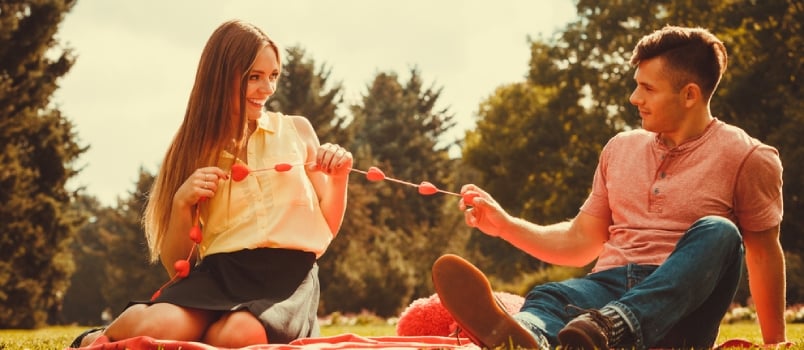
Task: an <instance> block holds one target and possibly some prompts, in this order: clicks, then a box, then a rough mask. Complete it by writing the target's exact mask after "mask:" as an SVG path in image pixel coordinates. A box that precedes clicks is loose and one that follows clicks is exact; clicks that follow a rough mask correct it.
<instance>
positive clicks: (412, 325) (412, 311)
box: [396, 292, 525, 337]
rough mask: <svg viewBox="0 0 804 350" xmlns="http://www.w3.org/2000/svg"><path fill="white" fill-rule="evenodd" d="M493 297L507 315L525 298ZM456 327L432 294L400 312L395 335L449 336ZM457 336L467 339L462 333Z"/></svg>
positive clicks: (497, 294) (500, 294) (504, 295)
mask: <svg viewBox="0 0 804 350" xmlns="http://www.w3.org/2000/svg"><path fill="white" fill-rule="evenodd" d="M494 295H496V296H497V299H499V300H500V302H501V303H502V304H503V306H504V307H505V310H506V311H508V313H509V314H515V313H517V312H519V309H520V308H521V307H522V304H523V303H524V302H525V298H523V297H521V296H519V295H515V294H511V293H507V292H494ZM457 327H458V325H457V324H456V323H455V320H454V319H453V318H452V316H451V315H450V314H449V312H447V309H445V308H444V306H442V305H441V299H439V298H438V295H437V294H433V295H431V296H429V297H426V298H419V299H416V300H414V301H413V302H412V303H410V305H408V307H407V308H406V309H405V311H402V314H400V316H399V323H397V325H396V334H397V335H400V336H428V335H434V336H450V335H453V334H452V333H453V332H454V331H455V329H456V328H457ZM458 336H459V337H467V336H466V334H465V333H463V332H461V333H459V334H458Z"/></svg>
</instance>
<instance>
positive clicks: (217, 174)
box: [173, 166, 228, 207]
mask: <svg viewBox="0 0 804 350" xmlns="http://www.w3.org/2000/svg"><path fill="white" fill-rule="evenodd" d="M227 178H228V175H227V174H226V172H224V171H223V169H221V168H218V167H214V166H210V167H204V168H198V169H196V170H195V171H194V172H193V173H192V174H190V176H189V177H188V178H187V180H185V181H184V183H183V184H182V185H181V186H180V187H179V189H178V190H177V191H176V195H175V196H174V197H173V201H174V202H177V203H179V204H181V205H182V206H184V207H189V206H192V205H194V204H196V203H198V202H200V201H202V200H204V199H206V198H212V197H214V196H215V193H216V192H217V191H218V181H219V180H221V179H227Z"/></svg>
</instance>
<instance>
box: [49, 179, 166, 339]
mask: <svg viewBox="0 0 804 350" xmlns="http://www.w3.org/2000/svg"><path fill="white" fill-rule="evenodd" d="M153 180H154V177H153V175H151V174H149V173H148V172H147V171H145V170H144V169H140V176H139V180H138V182H137V184H136V189H135V191H134V192H131V193H130V194H129V197H128V198H125V199H120V200H118V204H117V206H116V207H101V206H100V205H99V204H98V203H97V201H96V200H95V199H93V198H83V202H82V204H83V205H84V207H83V208H82V210H85V211H87V212H91V213H94V216H93V217H92V218H91V219H90V221H89V223H87V224H86V225H84V226H83V227H82V228H81V230H80V232H79V235H78V237H77V239H76V241H75V243H74V245H73V249H74V253H73V254H74V255H75V260H76V267H77V269H76V273H75V274H74V275H73V278H72V280H71V285H72V287H71V288H70V289H69V290H68V292H67V296H66V297H65V300H64V321H65V322H67V323H71V322H76V323H79V324H100V323H101V322H102V320H101V317H100V316H101V313H102V312H103V311H104V310H106V309H108V311H109V312H111V313H112V315H113V316H114V315H115V314H116V313H119V312H121V311H122V310H123V309H124V308H125V307H126V306H127V304H128V302H129V301H131V300H145V299H148V298H149V297H150V296H151V294H152V293H153V292H154V291H155V290H156V289H157V288H159V286H160V285H161V284H162V283H164V282H165V281H167V279H168V275H167V273H166V272H165V270H164V268H162V266H161V265H152V264H150V263H149V261H148V251H147V248H146V247H145V240H144V237H145V236H144V232H143V229H142V226H141V224H140V223H141V220H142V216H141V214H142V212H143V210H144V208H145V200H146V194H147V191H148V190H149V189H150V188H151V184H152V183H153Z"/></svg>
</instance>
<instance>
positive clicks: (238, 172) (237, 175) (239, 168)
mask: <svg viewBox="0 0 804 350" xmlns="http://www.w3.org/2000/svg"><path fill="white" fill-rule="evenodd" d="M250 172H251V170H249V169H248V167H247V166H245V165H243V164H235V165H232V180H235V181H242V180H243V179H245V178H246V176H248V173H250Z"/></svg>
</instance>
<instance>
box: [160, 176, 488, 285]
mask: <svg viewBox="0 0 804 350" xmlns="http://www.w3.org/2000/svg"><path fill="white" fill-rule="evenodd" d="M314 164H315V163H303V164H289V163H278V164H276V165H274V166H273V167H268V168H261V169H254V170H252V169H249V167H248V166H246V165H243V164H235V165H233V166H232V170H231V179H232V180H233V181H235V182H240V181H243V180H244V179H245V178H246V177H247V176H249V175H250V174H252V173H255V172H260V171H276V172H280V173H281V172H286V171H288V170H290V169H293V167H294V166H306V165H314ZM350 170H351V171H353V172H356V173H360V174H363V175H365V176H366V179H367V180H369V181H371V182H379V181H383V180H387V181H391V182H395V183H398V184H402V185H405V186H410V187H415V188H417V189H418V191H419V194H421V195H423V196H431V195H434V194H436V193H444V194H447V195H451V196H456V197H461V198H462V199H463V201H464V203H466V204H467V205H470V204H471V203H472V199H473V198H474V197H476V196H477V195H476V194H471V195H464V196H462V195H460V194H458V193H455V192H450V191H445V190H442V189H439V188H438V187H436V186H435V185H433V184H432V183H430V182H427V181H422V182H421V183H419V184H415V183H412V182H408V181H404V180H399V179H395V178H393V177H389V176H386V175H385V173H383V171H382V170H380V169H379V168H377V167H369V169H368V170H366V171H364V170H359V169H355V168H352V169H350ZM206 199H207V198H206V197H202V198H201V200H199V205H196V211H195V215H194V218H193V221H194V223H193V227H192V228H190V233H189V236H190V240H192V241H193V242H195V244H194V245H193V246H192V248H191V249H190V254H189V255H188V256H187V259H180V260H177V261H176V262H175V263H174V264H173V268H174V269H175V270H176V273H175V274H174V275H173V277H172V278H171V279H170V280H169V281H167V282H166V283H165V284H164V285H162V286H161V287H159V289H157V290H156V292H155V293H154V294H153V295H152V296H151V301H153V300H156V298H158V297H159V295H161V293H162V289H165V287H167V286H169V285H170V284H172V283H174V282H175V281H178V280H180V279H182V278H185V277H187V275H189V274H190V259H191V258H192V256H193V254H194V253H195V247H196V246H197V245H198V244H200V243H201V240H202V238H203V236H202V233H201V226H200V225H199V214H200V210H201V209H200V208H201V205H200V204H201V203H202V202H204V201H206Z"/></svg>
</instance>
